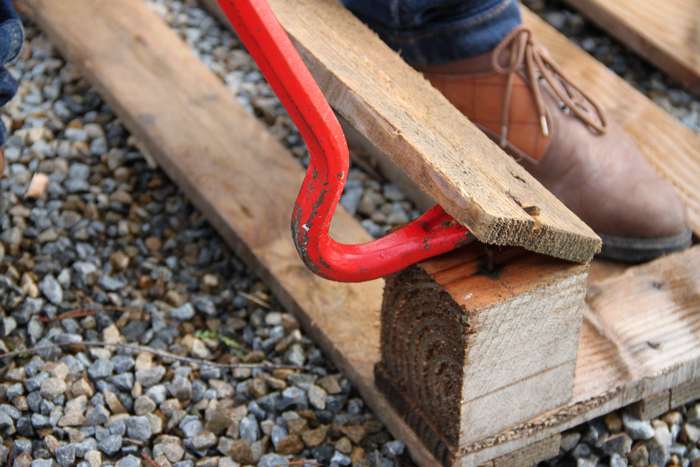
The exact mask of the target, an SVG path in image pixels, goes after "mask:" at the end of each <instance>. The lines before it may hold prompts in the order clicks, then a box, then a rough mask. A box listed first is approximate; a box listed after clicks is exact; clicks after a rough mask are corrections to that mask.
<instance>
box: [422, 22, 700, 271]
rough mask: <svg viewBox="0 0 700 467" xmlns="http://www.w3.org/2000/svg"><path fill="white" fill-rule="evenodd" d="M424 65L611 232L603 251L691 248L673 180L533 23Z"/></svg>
mask: <svg viewBox="0 0 700 467" xmlns="http://www.w3.org/2000/svg"><path fill="white" fill-rule="evenodd" d="M422 71H423V72H424V74H425V76H426V78H428V79H429V80H430V81H431V82H432V83H433V85H434V86H435V87H436V88H437V89H439V90H440V91H441V92H442V93H443V94H444V95H445V96H446V97H447V98H448V99H449V100H450V101H451V102H452V103H453V104H454V105H455V106H456V107H457V108H458V109H459V110H461V111H462V113H464V114H465V115H466V116H467V117H469V119H470V120H471V121H472V122H474V123H475V124H476V125H478V126H479V127H480V128H481V129H482V130H483V131H484V132H486V133H487V134H488V135H489V136H490V137H491V138H492V139H493V140H494V141H496V142H497V143H498V144H500V145H501V147H503V148H504V150H506V151H507V152H508V153H510V154H511V155H512V156H513V157H515V158H516V159H517V160H518V161H519V162H520V163H521V164H522V165H523V166H524V167H525V168H526V169H527V170H528V171H529V172H530V173H531V174H532V175H533V176H534V177H535V178H537V179H538V180H539V181H540V182H541V183H542V184H543V185H544V186H546V187H547V188H548V189H549V190H550V191H551V192H552V193H554V194H555V195H556V196H557V197H558V198H559V199H560V200H562V202H564V204H566V206H568V207H569V209H571V210H572V211H573V212H574V213H576V214H577V215H578V216H579V217H580V218H581V219H583V220H584V221H585V222H586V223H588V225H590V226H591V228H593V229H594V230H595V231H596V232H597V233H598V234H599V235H600V236H601V238H602V239H603V251H602V253H601V256H604V257H607V258H610V259H616V260H621V261H627V262H638V261H646V260H649V259H652V258H655V257H657V256H660V255H663V254H665V253H669V252H672V251H677V250H681V249H683V248H686V247H687V246H689V245H690V241H691V231H690V229H689V228H688V227H687V220H686V213H685V206H684V205H683V203H682V202H681V200H680V198H679V197H678V195H677V193H676V192H675V190H674V188H673V186H671V184H670V183H669V182H667V181H666V180H664V179H663V178H661V177H660V176H659V175H658V174H657V173H656V171H655V170H654V169H653V168H652V167H651V165H650V164H649V162H648V161H647V160H646V158H645V157H644V156H643V155H642V154H641V152H640V151H639V148H638V147H637V145H636V144H635V142H634V141H633V140H632V139H631V138H630V137H629V136H628V135H627V134H626V133H625V132H624V130H622V128H620V127H619V126H618V125H616V124H615V123H614V122H608V121H607V120H606V118H605V114H604V113H603V110H602V109H601V108H600V106H598V105H597V104H596V103H595V102H594V101H593V100H592V99H591V98H589V97H588V96H586V94H585V93H584V92H583V91H582V90H581V89H579V88H578V87H577V86H576V85H574V84H573V83H572V82H571V81H569V80H568V79H567V78H566V77H565V76H564V74H563V73H562V72H561V70H559V68H558V67H557V65H556V64H555V63H554V62H553V61H552V59H551V58H550V57H549V55H548V53H547V51H546V50H545V49H544V48H543V47H542V46H540V45H538V44H536V43H535V42H533V40H532V33H531V32H530V31H529V30H528V29H526V28H524V27H520V28H517V29H515V30H513V31H512V32H511V33H510V34H509V35H508V36H507V37H506V38H505V39H504V40H503V41H502V42H501V43H500V44H499V45H498V46H497V47H496V48H495V49H494V50H493V51H492V52H490V53H487V54H483V55H479V56H477V57H473V58H469V59H467V60H462V61H459V62H452V63H449V64H445V65H437V66H430V67H427V68H424V69H423V70H422Z"/></svg>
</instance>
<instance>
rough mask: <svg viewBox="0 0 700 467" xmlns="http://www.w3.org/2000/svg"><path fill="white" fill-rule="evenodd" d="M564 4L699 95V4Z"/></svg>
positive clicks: (688, 0) (622, 0)
mask: <svg viewBox="0 0 700 467" xmlns="http://www.w3.org/2000/svg"><path fill="white" fill-rule="evenodd" d="M565 1H566V2H567V3H569V4H570V5H571V6H573V7H575V8H576V9H578V10H579V11H580V12H581V13H583V14H584V15H585V16H587V17H588V18H590V19H591V20H592V21H594V22H595V23H596V24H598V25H599V26H600V27H602V28H603V29H605V30H606V31H607V32H608V33H609V34H610V35H611V36H613V37H615V38H617V39H618V40H619V41H621V42H622V43H623V44H625V45H627V46H628V47H629V48H631V49H632V50H634V51H635V52H637V53H638V54H640V55H641V56H643V57H644V58H646V59H647V60H649V61H650V62H651V63H653V64H654V65H656V66H657V67H659V68H661V69H662V70H664V71H665V72H666V73H668V74H669V75H671V76H672V77H673V78H675V79H677V80H678V81H680V82H681V83H682V84H684V85H685V86H687V87H688V88H689V89H690V90H691V91H693V92H695V93H696V94H700V2H697V1H696V0H664V1H661V2H660V1H639V0H615V1H608V0H565Z"/></svg>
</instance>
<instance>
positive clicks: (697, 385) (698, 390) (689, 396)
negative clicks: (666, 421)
mask: <svg viewBox="0 0 700 467" xmlns="http://www.w3.org/2000/svg"><path fill="white" fill-rule="evenodd" d="M695 399H700V379H696V380H692V381H688V382H687V383H683V384H681V385H678V386H676V387H674V388H672V389H671V408H672V409H675V408H677V407H680V406H681V405H683V404H687V403H688V402H690V401H692V400H695Z"/></svg>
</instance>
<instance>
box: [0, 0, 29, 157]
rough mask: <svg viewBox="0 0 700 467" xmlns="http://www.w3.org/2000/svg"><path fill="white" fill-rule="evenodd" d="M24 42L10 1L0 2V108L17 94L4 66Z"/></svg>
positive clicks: (1, 139)
mask: <svg viewBox="0 0 700 467" xmlns="http://www.w3.org/2000/svg"><path fill="white" fill-rule="evenodd" d="M23 41H24V31H23V30H22V23H21V22H20V20H19V17H18V16H17V12H16V11H15V9H14V7H13V6H12V1H11V0H0V107H2V106H3V105H5V104H7V103H8V102H9V101H10V99H12V98H13V97H14V95H15V93H16V92H17V81H16V80H15V79H14V78H13V77H12V75H10V73H9V72H8V71H7V70H6V69H5V65H6V64H7V63H9V62H11V61H12V60H14V59H15V58H17V55H19V52H20V50H21V49H22V42H23ZM3 144H5V127H4V125H3V124H2V121H0V146H2V145H3Z"/></svg>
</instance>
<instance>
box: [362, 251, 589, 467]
mask: <svg viewBox="0 0 700 467" xmlns="http://www.w3.org/2000/svg"><path fill="white" fill-rule="evenodd" d="M489 263H491V264H489ZM587 272H588V268H587V267H586V266H581V265H574V264H571V263H567V262H565V261H561V260H556V259H554V258H550V257H546V256H542V255H536V254H532V253H527V252H524V251H523V250H521V249H512V248H511V249H505V250H503V251H493V250H492V249H485V248H484V246H483V245H481V244H479V245H469V246H467V247H464V248H462V249H460V250H457V251H454V252H452V253H449V254H446V255H443V256H441V257H439V258H436V259H432V260H429V261H426V262H424V263H421V264H420V265H417V266H414V267H411V268H408V269H406V270H404V271H402V272H400V273H398V274H395V275H393V276H392V277H390V278H387V284H386V287H385V291H384V303H383V305H382V321H381V326H382V330H381V336H382V339H381V362H380V363H379V365H378V367H377V370H376V376H377V382H378V384H380V387H382V389H383V390H384V391H385V392H386V393H387V394H388V398H389V400H391V401H392V402H394V403H395V404H396V407H397V410H398V411H399V412H401V413H404V414H406V418H407V420H408V421H409V423H411V424H412V426H413V427H414V428H415V429H416V431H417V432H418V433H419V434H420V435H421V437H422V439H423V440H424V441H425V442H426V444H427V445H428V446H429V447H430V448H431V449H432V450H433V452H434V453H435V454H436V456H437V457H438V459H439V460H441V461H443V463H446V464H450V463H452V462H454V461H455V460H456V452H457V448H458V447H459V446H464V445H468V444H470V443H472V442H474V441H478V440H479V439H482V438H484V437H485V436H488V435H491V434H496V433H498V432H499V431H501V430H503V429H504V428H507V427H509V426H511V425H513V424H515V423H518V422H521V421H524V420H527V419H529V418H531V417H532V416H535V415H539V414H541V413H543V412H546V411H548V410H550V409H553V408H556V407H559V406H561V405H563V404H565V403H567V402H568V401H569V400H570V399H571V397H572V388H573V381H574V370H575V366H576V352H577V347H578V335H579V329H580V325H581V319H582V314H581V313H582V308H583V304H584V302H583V299H584V296H585V293H586V277H587Z"/></svg>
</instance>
